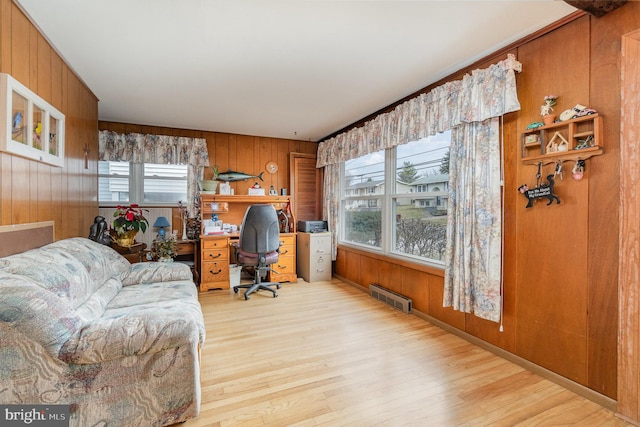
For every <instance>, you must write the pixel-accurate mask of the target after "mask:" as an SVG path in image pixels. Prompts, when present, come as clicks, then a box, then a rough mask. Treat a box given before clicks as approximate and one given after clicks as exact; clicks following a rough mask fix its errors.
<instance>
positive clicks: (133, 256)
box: [111, 242, 149, 264]
mask: <svg viewBox="0 0 640 427" xmlns="http://www.w3.org/2000/svg"><path fill="white" fill-rule="evenodd" d="M111 247H112V248H113V249H115V250H116V251H117V252H118V253H119V254H120V255H122V256H123V257H125V258H126V259H127V261H129V262H130V263H131V264H135V263H137V262H143V261H145V259H144V256H145V255H146V253H147V252H149V251H147V250H146V249H147V244H146V243H136V244H134V245H132V246H128V247H126V246H120V245H119V244H117V243H116V242H111Z"/></svg>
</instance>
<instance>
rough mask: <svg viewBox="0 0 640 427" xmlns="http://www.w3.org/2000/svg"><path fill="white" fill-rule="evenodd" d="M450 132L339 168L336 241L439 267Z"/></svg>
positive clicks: (365, 157) (447, 176)
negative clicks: (340, 227)
mask: <svg viewBox="0 0 640 427" xmlns="http://www.w3.org/2000/svg"><path fill="white" fill-rule="evenodd" d="M450 138H451V135H450V132H445V133H442V134H438V135H435V136H432V137H429V138H424V139H421V140H419V141H414V142H410V143H408V144H403V145H398V146H396V147H395V148H392V149H388V150H385V151H379V152H375V153H371V154H367V155H365V156H362V157H359V158H357V159H352V160H349V161H346V162H345V163H344V164H343V168H342V176H341V185H342V191H341V194H342V197H341V216H342V220H341V222H340V223H341V224H342V229H341V232H340V242H341V243H345V244H353V245H357V246H363V247H369V248H370V249H371V250H375V251H380V252H383V253H388V254H395V255H402V256H403V257H409V258H412V259H414V260H416V261H418V262H425V263H432V264H433V263H435V264H438V265H442V262H443V261H442V260H443V259H444V251H445V246H446V244H445V243H446V231H447V229H446V227H447V208H448V204H447V202H448V187H449V146H450V140H451V139H450Z"/></svg>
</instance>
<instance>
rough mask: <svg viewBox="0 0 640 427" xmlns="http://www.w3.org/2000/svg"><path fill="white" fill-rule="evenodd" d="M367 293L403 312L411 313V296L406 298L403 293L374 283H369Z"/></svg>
mask: <svg viewBox="0 0 640 427" xmlns="http://www.w3.org/2000/svg"><path fill="white" fill-rule="evenodd" d="M369 294H370V295H371V296H372V297H373V298H375V299H377V300H379V301H382V302H384V303H385V304H388V305H390V306H391V307H393V308H395V309H398V310H400V311H402V312H403V313H411V298H407V297H405V296H404V295H400V294H398V293H396V292H393V291H390V290H389V289H385V288H383V287H382V286H380V285H377V284H375V283H371V284H370V285H369Z"/></svg>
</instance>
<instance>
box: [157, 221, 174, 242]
mask: <svg viewBox="0 0 640 427" xmlns="http://www.w3.org/2000/svg"><path fill="white" fill-rule="evenodd" d="M153 226H154V227H159V228H160V229H159V230H158V237H159V238H161V239H163V240H164V236H165V235H166V234H167V232H166V231H165V229H164V228H165V227H170V226H171V224H169V220H168V219H167V218H165V217H163V216H159V217H158V218H156V222H154V223H153Z"/></svg>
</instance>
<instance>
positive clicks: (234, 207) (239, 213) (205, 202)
mask: <svg viewBox="0 0 640 427" xmlns="http://www.w3.org/2000/svg"><path fill="white" fill-rule="evenodd" d="M256 203H267V204H271V205H273V207H274V208H275V209H276V210H280V209H284V208H285V207H287V206H289V210H290V211H291V209H290V208H291V196H248V195H241V196H230V195H221V194H200V211H201V218H202V220H203V221H204V220H205V219H211V215H213V214H214V213H215V214H217V215H218V217H219V218H220V219H221V220H222V221H223V222H227V223H229V224H236V225H240V224H241V223H242V219H243V218H244V213H245V212H246V210H247V208H248V207H249V206H250V205H253V204H256ZM212 204H213V207H212ZM216 204H217V209H213V208H215V207H216ZM289 226H290V229H289V231H290V232H292V233H293V232H295V227H296V223H295V218H294V217H293V212H291V223H290V224H289Z"/></svg>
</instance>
